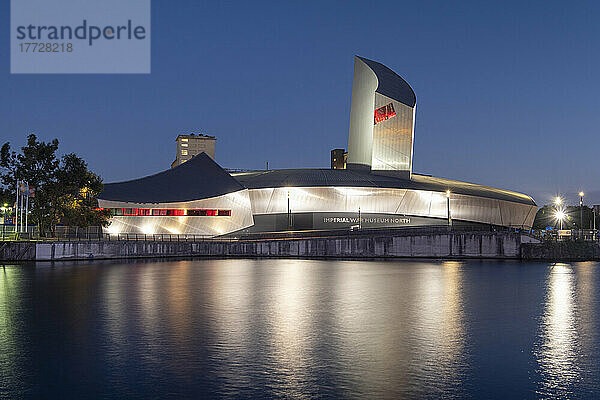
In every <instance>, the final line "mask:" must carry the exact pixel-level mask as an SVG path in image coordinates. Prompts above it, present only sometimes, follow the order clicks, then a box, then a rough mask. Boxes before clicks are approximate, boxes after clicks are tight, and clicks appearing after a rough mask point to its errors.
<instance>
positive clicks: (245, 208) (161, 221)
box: [98, 189, 254, 236]
mask: <svg viewBox="0 0 600 400" xmlns="http://www.w3.org/2000/svg"><path fill="white" fill-rule="evenodd" d="M98 205H99V207H101V208H142V209H152V210H156V209H226V210H230V211H231V215H229V216H152V215H150V216H114V217H112V218H111V220H110V225H109V226H108V227H107V228H105V229H104V231H105V232H106V233H109V234H119V233H138V234H176V235H206V236H216V235H223V234H226V233H230V232H234V231H238V230H241V229H244V228H248V227H250V226H252V225H254V219H253V217H252V210H251V205H250V197H249V193H248V189H243V190H240V191H237V192H233V193H228V194H225V195H223V196H217V197H212V198H208V199H202V200H193V201H182V202H173V203H131V202H122V201H111V200H102V199H99V200H98Z"/></svg>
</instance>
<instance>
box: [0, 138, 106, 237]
mask: <svg viewBox="0 0 600 400" xmlns="http://www.w3.org/2000/svg"><path fill="white" fill-rule="evenodd" d="M57 151H58V139H54V140H52V141H51V142H43V141H40V140H38V138H37V136H36V135H34V134H30V135H29V136H27V144H26V145H25V146H23V147H21V149H20V151H19V152H17V151H14V150H12V148H11V146H10V143H9V142H6V143H4V144H3V145H2V148H1V149H0V183H1V184H0V202H2V203H8V204H10V205H13V204H14V203H15V200H16V196H17V194H16V191H17V182H18V181H26V182H28V183H29V186H30V187H33V188H35V197H33V198H31V199H30V203H29V204H30V207H29V210H30V211H29V222H30V223H33V224H35V225H37V227H38V230H39V232H40V235H41V236H46V235H47V234H51V235H54V234H55V232H56V229H55V228H56V226H57V225H59V224H63V225H69V226H78V227H88V226H106V225H107V224H108V218H109V215H108V212H107V211H104V210H98V209H97V204H98V203H97V201H96V196H97V195H98V194H99V193H100V192H101V191H102V189H103V185H102V179H101V178H100V177H99V176H98V175H96V174H94V173H93V172H91V171H89V170H88V166H87V163H86V162H85V161H84V160H83V159H81V158H80V157H78V156H77V155H76V154H74V153H69V154H65V155H64V156H62V157H59V156H58V155H57ZM13 215H14V211H13Z"/></svg>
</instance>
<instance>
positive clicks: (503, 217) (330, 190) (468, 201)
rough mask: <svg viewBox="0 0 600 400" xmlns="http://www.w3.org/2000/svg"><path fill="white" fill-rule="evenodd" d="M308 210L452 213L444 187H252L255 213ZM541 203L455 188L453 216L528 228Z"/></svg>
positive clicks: (435, 215) (433, 215) (440, 215)
mask: <svg viewBox="0 0 600 400" xmlns="http://www.w3.org/2000/svg"><path fill="white" fill-rule="evenodd" d="M288 193H289V208H290V211H291V213H293V214H296V213H306V212H319V213H323V212H331V213H337V212H346V213H356V212H357V211H358V210H359V208H360V210H361V212H363V213H365V214H367V213H369V214H386V215H389V214H395V215H400V216H418V217H429V218H443V219H445V218H448V214H447V198H446V193H444V192H435V191H427V190H412V189H386V188H364V187H279V188H263V189H250V191H249V194H250V202H251V204H252V214H254V215H262V214H285V213H287V211H288ZM536 210H537V206H535V205H531V204H522V203H516V202H511V201H506V200H498V199H489V198H483V197H478V196H470V195H462V194H451V196H450V216H451V218H452V219H453V220H460V221H466V222H476V223H482V224H490V225H498V226H508V227H519V228H525V229H530V228H531V226H532V224H533V219H534V217H535V211H536Z"/></svg>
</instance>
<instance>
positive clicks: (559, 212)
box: [554, 210, 566, 231]
mask: <svg viewBox="0 0 600 400" xmlns="http://www.w3.org/2000/svg"><path fill="white" fill-rule="evenodd" d="M565 217H566V214H565V212H564V211H563V210H556V212H555V213H554V218H556V219H557V220H558V222H559V223H560V230H561V231H562V228H563V220H564V219H565Z"/></svg>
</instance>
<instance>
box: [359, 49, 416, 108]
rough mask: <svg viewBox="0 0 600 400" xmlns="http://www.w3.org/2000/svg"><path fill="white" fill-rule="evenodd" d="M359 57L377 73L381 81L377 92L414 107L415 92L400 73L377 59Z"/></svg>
mask: <svg viewBox="0 0 600 400" xmlns="http://www.w3.org/2000/svg"><path fill="white" fill-rule="evenodd" d="M357 57H358V58H359V59H360V60H361V61H363V62H364V63H365V64H367V65H368V66H369V68H371V70H373V72H374V73H375V75H377V80H378V81H379V86H378V87H377V90H376V92H377V93H380V94H382V95H384V96H387V97H389V98H392V99H394V100H396V101H399V102H400V103H403V104H406V105H407V106H409V107H414V106H415V104H417V96H416V95H415V92H414V91H413V90H412V88H411V87H410V85H409V84H408V83H407V82H406V81H405V80H404V79H402V78H401V77H400V75H398V74H397V73H395V72H394V71H392V70H391V69H389V68H388V67H386V66H385V65H383V64H380V63H378V62H377V61H373V60H369V59H367V58H363V57H360V56H357Z"/></svg>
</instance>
